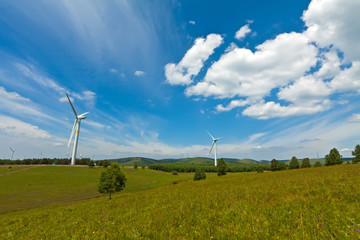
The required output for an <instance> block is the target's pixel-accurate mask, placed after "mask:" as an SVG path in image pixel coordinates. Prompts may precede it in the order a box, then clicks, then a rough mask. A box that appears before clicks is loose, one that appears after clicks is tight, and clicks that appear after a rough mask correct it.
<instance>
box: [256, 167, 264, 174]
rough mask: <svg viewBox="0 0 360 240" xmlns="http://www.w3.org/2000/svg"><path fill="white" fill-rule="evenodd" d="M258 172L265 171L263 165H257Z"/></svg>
mask: <svg viewBox="0 0 360 240" xmlns="http://www.w3.org/2000/svg"><path fill="white" fill-rule="evenodd" d="M256 172H257V173H263V172H264V168H263V167H262V166H257V167H256Z"/></svg>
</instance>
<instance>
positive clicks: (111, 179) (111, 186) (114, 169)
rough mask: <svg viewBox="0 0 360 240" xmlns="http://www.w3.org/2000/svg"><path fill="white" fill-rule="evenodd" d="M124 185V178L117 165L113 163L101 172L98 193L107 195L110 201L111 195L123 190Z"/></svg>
mask: <svg viewBox="0 0 360 240" xmlns="http://www.w3.org/2000/svg"><path fill="white" fill-rule="evenodd" d="M125 183H126V177H125V175H124V174H123V173H122V171H121V169H120V166H119V164H118V163H117V162H113V163H111V165H110V167H109V168H106V169H105V170H104V171H103V172H101V176H100V179H99V185H98V191H99V192H100V193H109V199H111V194H112V193H115V192H120V191H121V190H123V188H124V187H125Z"/></svg>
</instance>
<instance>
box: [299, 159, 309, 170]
mask: <svg viewBox="0 0 360 240" xmlns="http://www.w3.org/2000/svg"><path fill="white" fill-rule="evenodd" d="M309 167H311V165H310V159H309V158H304V159H303V160H302V161H301V168H309Z"/></svg>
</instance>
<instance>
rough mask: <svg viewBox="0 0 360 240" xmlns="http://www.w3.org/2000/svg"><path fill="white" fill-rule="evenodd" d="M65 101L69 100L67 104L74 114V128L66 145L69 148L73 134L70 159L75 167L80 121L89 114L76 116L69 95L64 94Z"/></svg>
mask: <svg viewBox="0 0 360 240" xmlns="http://www.w3.org/2000/svg"><path fill="white" fill-rule="evenodd" d="M66 96H67V99H68V100H69V103H70V105H71V108H72V110H73V111H74V114H75V122H74V126H73V129H72V131H71V135H70V139H69V143H68V147H69V146H70V143H71V139H72V137H73V135H74V132H75V131H76V133H75V142H74V148H73V153H72V158H71V165H75V159H76V151H77V145H78V140H79V132H80V123H81V120H83V119H86V117H85V115H86V114H88V113H89V112H86V113H83V114H81V115H79V116H78V115H77V113H76V111H75V108H74V106H73V105H72V103H71V100H70V98H69V95H68V94H67V93H66Z"/></svg>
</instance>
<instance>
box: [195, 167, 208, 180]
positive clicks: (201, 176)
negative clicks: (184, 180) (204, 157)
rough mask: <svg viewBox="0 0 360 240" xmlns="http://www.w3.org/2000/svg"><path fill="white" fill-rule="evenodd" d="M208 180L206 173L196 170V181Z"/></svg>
mask: <svg viewBox="0 0 360 240" xmlns="http://www.w3.org/2000/svg"><path fill="white" fill-rule="evenodd" d="M202 179H206V174H205V171H204V170H203V169H201V168H198V169H196V172H195V175H194V181H198V180H202Z"/></svg>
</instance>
